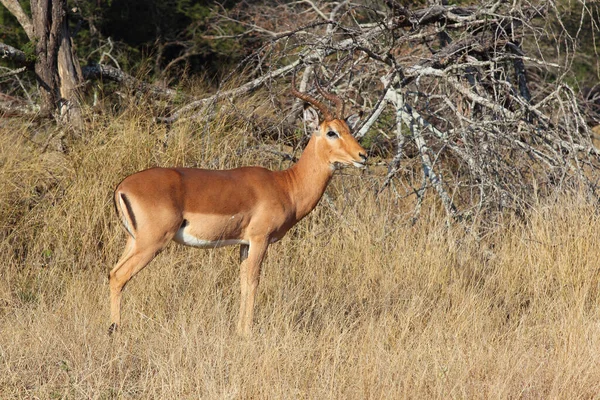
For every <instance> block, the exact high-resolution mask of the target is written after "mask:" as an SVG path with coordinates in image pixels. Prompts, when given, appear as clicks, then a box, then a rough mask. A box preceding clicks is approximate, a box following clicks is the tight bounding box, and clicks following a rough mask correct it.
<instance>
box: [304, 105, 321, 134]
mask: <svg viewBox="0 0 600 400" xmlns="http://www.w3.org/2000/svg"><path fill="white" fill-rule="evenodd" d="M304 122H305V123H306V125H308V128H309V129H310V133H311V134H312V133H313V132H315V131H317V130H319V114H317V111H316V110H315V109H314V108H312V107H306V108H305V109H304Z"/></svg>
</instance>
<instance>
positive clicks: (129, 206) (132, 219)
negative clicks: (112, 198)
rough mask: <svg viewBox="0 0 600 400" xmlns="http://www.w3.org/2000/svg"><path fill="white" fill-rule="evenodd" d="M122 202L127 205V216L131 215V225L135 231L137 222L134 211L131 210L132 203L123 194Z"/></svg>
mask: <svg viewBox="0 0 600 400" xmlns="http://www.w3.org/2000/svg"><path fill="white" fill-rule="evenodd" d="M121 200H123V203H125V208H127V214H128V215H129V219H130V220H131V224H132V225H133V229H137V222H136V220H135V215H133V209H132V208H131V202H130V201H129V199H128V198H127V196H125V193H121Z"/></svg>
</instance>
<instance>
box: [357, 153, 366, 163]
mask: <svg viewBox="0 0 600 400" xmlns="http://www.w3.org/2000/svg"><path fill="white" fill-rule="evenodd" d="M358 155H359V157H360V158H362V161H363V163H366V162H367V153H358Z"/></svg>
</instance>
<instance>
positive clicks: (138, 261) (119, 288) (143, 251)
mask: <svg viewBox="0 0 600 400" xmlns="http://www.w3.org/2000/svg"><path fill="white" fill-rule="evenodd" d="M162 248H163V245H162V244H161V245H155V246H150V247H141V246H139V245H138V243H137V242H136V240H135V239H133V238H129V240H128V241H127V245H126V247H125V251H124V252H123V255H122V256H121V259H120V260H119V261H118V262H117V264H116V265H115V267H114V268H113V269H112V270H111V271H110V274H109V275H108V280H109V285H110V322H111V324H110V327H109V328H108V333H109V334H112V333H113V332H114V331H116V330H117V328H118V327H119V325H121V296H122V293H123V288H124V287H125V285H126V284H127V282H128V281H129V280H130V279H131V278H132V277H133V276H134V275H135V274H137V273H138V272H140V271H141V270H142V269H143V268H144V267H145V266H146V265H148V263H149V262H150V261H152V259H154V257H156V255H157V254H158V253H159V252H160V250H161V249H162Z"/></svg>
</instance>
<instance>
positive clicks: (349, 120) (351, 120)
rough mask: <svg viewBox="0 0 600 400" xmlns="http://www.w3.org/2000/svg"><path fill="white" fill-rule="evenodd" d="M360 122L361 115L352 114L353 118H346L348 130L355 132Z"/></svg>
mask: <svg viewBox="0 0 600 400" xmlns="http://www.w3.org/2000/svg"><path fill="white" fill-rule="evenodd" d="M358 121H360V114H352V115H351V116H349V117H347V118H346V125H348V128H350V130H354V128H355V127H356V125H357V124H358Z"/></svg>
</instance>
